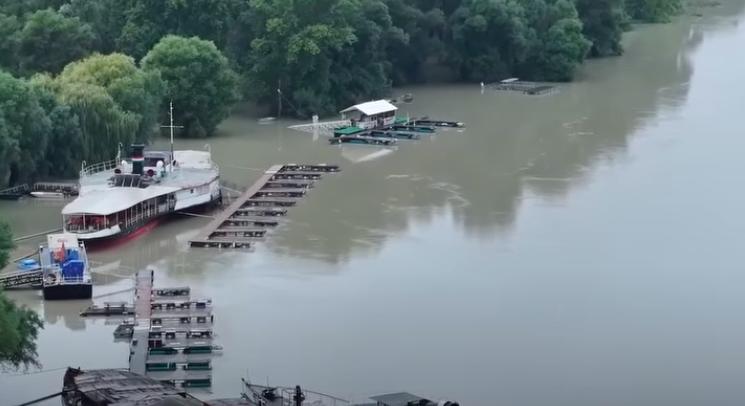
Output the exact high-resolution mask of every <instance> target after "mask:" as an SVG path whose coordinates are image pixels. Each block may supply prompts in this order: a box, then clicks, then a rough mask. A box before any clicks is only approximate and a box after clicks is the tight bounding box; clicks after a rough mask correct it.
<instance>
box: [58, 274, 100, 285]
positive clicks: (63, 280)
mask: <svg viewBox="0 0 745 406" xmlns="http://www.w3.org/2000/svg"><path fill="white" fill-rule="evenodd" d="M83 283H91V278H90V277H86V276H81V277H65V276H59V275H58V276H57V277H55V279H54V281H51V283H50V282H47V285H80V284H83Z"/></svg>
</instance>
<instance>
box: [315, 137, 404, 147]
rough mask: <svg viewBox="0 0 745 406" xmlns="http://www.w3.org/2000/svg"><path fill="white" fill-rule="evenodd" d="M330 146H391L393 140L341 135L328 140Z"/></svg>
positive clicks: (394, 141)
mask: <svg viewBox="0 0 745 406" xmlns="http://www.w3.org/2000/svg"><path fill="white" fill-rule="evenodd" d="M329 143H331V144H363V145H393V144H395V143H396V139H395V138H383V137H370V136H365V135H349V136H347V135H343V136H339V137H334V138H331V139H329Z"/></svg>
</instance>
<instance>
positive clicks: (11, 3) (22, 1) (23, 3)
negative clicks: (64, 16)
mask: <svg viewBox="0 0 745 406" xmlns="http://www.w3.org/2000/svg"><path fill="white" fill-rule="evenodd" d="M65 2H66V0H3V1H0V13H3V14H12V15H15V16H18V17H22V16H24V15H26V14H31V13H33V12H34V11H37V10H43V9H47V8H49V9H52V10H57V9H59V8H60V7H61V6H62V5H63V4H65Z"/></svg>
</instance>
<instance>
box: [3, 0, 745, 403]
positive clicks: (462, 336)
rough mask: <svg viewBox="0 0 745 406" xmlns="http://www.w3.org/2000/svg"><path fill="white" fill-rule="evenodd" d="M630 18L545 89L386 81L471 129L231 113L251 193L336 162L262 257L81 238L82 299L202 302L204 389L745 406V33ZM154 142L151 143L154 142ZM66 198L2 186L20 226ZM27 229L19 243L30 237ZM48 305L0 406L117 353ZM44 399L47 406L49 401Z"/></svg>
mask: <svg viewBox="0 0 745 406" xmlns="http://www.w3.org/2000/svg"><path fill="white" fill-rule="evenodd" d="M722 3H723V4H722V5H721V6H719V7H714V8H705V9H702V12H703V14H704V15H703V16H702V17H694V16H690V15H689V16H685V17H682V18H680V19H678V20H676V21H675V22H673V23H671V24H666V25H648V26H640V27H638V28H637V29H636V30H635V31H633V32H631V33H628V34H627V35H626V37H625V45H626V54H625V55H624V56H622V57H619V58H609V59H602V60H594V61H590V62H588V63H587V64H586V66H585V67H584V68H583V69H582V71H581V72H580V75H579V77H578V80H577V81H576V82H575V83H571V84H565V85H561V86H560V87H559V92H558V93H557V94H554V95H549V96H543V97H531V96H523V95H519V94H514V93H500V92H495V91H491V90H488V89H487V90H486V91H484V92H482V91H481V89H480V87H479V86H478V85H476V86H474V85H439V86H431V85H430V86H423V87H412V88H406V89H396V93H397V94H399V93H401V94H402V93H412V94H413V95H414V97H415V99H414V102H413V103H411V104H404V105H402V106H401V109H402V111H403V112H404V113H408V114H411V115H413V116H416V115H422V114H426V115H429V116H431V117H437V118H439V119H449V120H458V121H463V122H465V123H466V124H467V128H466V129H465V130H464V131H457V130H445V131H439V132H438V133H437V134H436V135H433V136H425V137H423V138H422V139H421V140H419V141H415V142H400V143H399V145H398V146H397V147H395V148H390V149H381V148H377V147H369V146H342V147H339V146H330V145H328V143H327V141H326V139H325V138H324V137H313V135H311V134H307V133H301V132H297V131H293V130H290V129H288V128H287V127H288V126H290V125H292V124H296V122H293V121H275V122H271V123H269V124H264V125H262V124H260V123H259V121H258V119H257V117H256V116H255V115H252V114H251V112H250V111H249V109H248V108H244V107H241V108H239V109H237V111H236V112H235V114H234V115H233V116H232V117H231V118H230V119H229V120H227V121H226V122H225V123H223V125H222V126H221V130H220V134H219V135H218V136H216V137H214V138H211V139H209V140H189V141H178V142H177V148H180V149H186V148H203V146H204V144H205V143H206V142H209V144H210V146H211V150H212V152H213V159H214V160H215V161H216V162H217V163H218V164H219V165H220V168H221V172H222V178H223V179H224V180H225V181H226V182H230V183H232V184H236V185H240V186H247V185H249V184H251V183H252V181H253V180H254V179H256V178H257V177H258V176H259V174H260V171H262V170H263V169H266V168H268V167H269V166H270V165H272V164H276V163H284V162H302V163H317V162H328V163H336V164H339V165H341V166H342V169H343V171H342V172H341V173H339V174H336V175H330V176H326V177H325V178H324V179H323V180H322V181H320V182H319V183H318V184H317V187H316V188H314V189H313V190H312V192H311V193H310V194H309V195H308V196H307V197H306V198H304V199H303V200H302V202H301V203H300V204H299V205H298V207H296V208H293V209H291V210H290V213H289V217H288V221H287V222H286V223H285V224H284V225H282V226H281V227H280V228H279V229H277V230H275V231H273V232H272V233H271V234H270V236H269V238H268V239H267V240H266V242H265V243H262V244H260V245H259V246H258V247H257V248H256V249H255V251H253V252H245V251H230V250H223V251H216V250H206V249H190V248H188V247H187V241H188V239H189V238H190V237H193V236H195V235H196V234H197V233H198V231H199V228H200V227H201V226H203V225H205V224H206V222H207V221H208V220H206V219H203V218H192V217H184V218H177V219H173V220H171V221H168V222H166V223H165V224H163V225H161V226H160V227H158V228H156V229H155V230H154V231H153V232H151V233H150V234H147V235H145V236H142V237H141V238H138V239H136V240H134V241H131V242H129V243H127V244H125V245H123V246H120V247H118V248H116V249H111V250H106V251H102V252H94V253H92V254H91V260H92V261H93V262H94V264H95V271H96V274H95V283H96V285H95V287H94V296H96V297H98V299H96V301H99V302H100V301H104V300H106V301H112V300H127V299H128V298H129V297H130V293H119V294H113V295H108V296H104V295H106V294H108V293H112V292H118V291H121V290H124V289H127V288H129V287H131V286H132V280H131V276H132V275H133V274H134V273H135V272H136V271H138V270H141V269H145V268H152V269H155V270H156V282H157V284H158V285H191V286H192V288H193V291H194V292H195V294H196V295H198V296H204V297H212V298H213V300H214V302H215V308H214V314H215V321H216V333H217V334H218V338H217V339H216V342H217V343H218V344H220V345H222V346H223V347H224V351H223V354H222V355H221V356H218V357H216V358H214V361H213V367H214V370H213V387H212V390H211V393H202V394H201V395H200V396H202V397H204V398H210V397H230V396H233V397H235V396H238V395H239V393H240V378H241V377H250V378H251V379H252V380H254V381H256V382H260V383H265V382H267V381H268V382H269V383H272V384H277V385H295V384H301V385H303V386H305V387H308V388H312V389H315V390H317V391H321V392H327V393H332V394H336V395H338V396H340V397H343V398H349V399H353V400H357V401H361V400H363V399H364V398H366V397H367V396H368V395H374V394H379V393H382V392H391V391H400V390H405V391H409V392H413V393H416V394H420V395H422V396H428V397H434V398H449V399H454V400H458V401H460V402H461V404H462V405H513V406H534V405H555V406H585V405H586V406H598V405H605V406H628V405H637V406H641V405H649V406H659V405H676V406H684V405H690V406H694V405H696V406H698V405H718V406H722V405H742V404H743V403H745V386H743V384H742V377H743V376H745V294H744V293H743V292H745V272H744V271H743V263H745V249H743V247H742V244H741V243H742V235H743V233H745V217H744V216H742V213H743V207H745V192H744V191H743V181H742V177H743V174H745V159H743V155H744V151H745V132H744V131H743V118H744V117H745V109H744V107H743V106H745V103H744V102H743V100H744V99H743V97H744V95H745V80H743V78H744V77H743V75H744V73H745V52H743V45H744V44H745V25H743V24H741V22H742V13H743V2H742V1H737V0H729V1H727V0H725V1H723V2H722ZM164 145H165V144H164ZM62 205H63V203H61V202H54V201H41V200H28V199H27V200H23V201H20V202H0V215H1V216H2V217H4V218H5V219H6V220H8V221H10V223H11V225H12V228H13V230H14V232H15V233H16V234H17V235H22V234H30V233H34V232H39V231H43V230H47V229H50V228H54V227H55V226H57V225H58V224H60V222H61V219H60V214H59V211H60V209H61V207H62ZM36 243H37V242H36V241H26V242H23V243H21V244H20V246H19V247H18V249H17V250H16V252H15V254H19V255H20V254H22V253H25V252H28V251H30V250H32V249H33V247H34V245H36ZM10 296H11V298H13V299H14V300H17V301H18V302H20V303H22V304H25V305H27V306H29V307H30V308H32V309H34V310H35V311H38V312H39V313H40V314H41V315H42V316H43V319H44V320H45V328H44V330H43V331H42V332H41V334H40V337H39V339H38V350H39V351H38V352H39V357H40V361H41V362H42V363H43V369H44V370H43V371H35V370H31V371H29V372H31V374H25V375H24V374H20V372H19V371H11V372H6V373H5V374H0V404H2V405H6V404H8V405H12V404H17V403H19V402H22V401H25V400H30V399H33V398H36V397H40V396H43V395H45V394H49V393H53V392H55V391H58V390H59V389H60V387H61V385H62V380H61V376H62V373H63V372H64V371H63V370H62V369H61V368H64V367H66V366H68V365H71V366H80V367H83V368H108V367H126V366H127V353H128V345H127V344H126V343H116V342H114V341H113V336H112V332H113V329H114V327H115V326H114V325H113V324H107V322H106V321H105V320H102V319H89V320H83V319H81V318H80V317H78V312H79V311H80V310H81V308H83V307H85V306H87V305H88V304H89V303H88V302H78V301H73V302H46V303H45V302H43V301H42V299H41V295H40V293H39V292H37V291H16V292H11V293H10ZM47 404H53V405H56V404H59V401H58V400H52V401H49V402H47Z"/></svg>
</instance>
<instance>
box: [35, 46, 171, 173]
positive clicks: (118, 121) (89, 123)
mask: <svg viewBox="0 0 745 406" xmlns="http://www.w3.org/2000/svg"><path fill="white" fill-rule="evenodd" d="M47 86H49V87H50V88H51V89H52V90H53V91H54V92H55V93H56V95H57V97H58V99H59V100H60V102H61V103H63V104H65V105H68V106H70V107H71V108H72V109H73V110H74V112H75V114H76V115H77V116H78V119H79V123H80V129H81V132H82V136H83V137H82V138H83V149H84V157H85V159H86V160H88V161H100V160H106V159H110V158H111V157H112V156H113V154H114V152H115V151H116V149H117V147H118V144H119V143H122V144H124V145H127V144H130V143H132V142H134V141H138V142H143V141H146V140H147V139H148V138H149V137H150V135H151V133H152V132H153V129H154V126H155V124H156V121H157V106H158V104H159V103H160V98H161V94H162V91H163V85H162V81H161V79H160V76H159V74H158V73H157V72H145V71H143V70H141V69H139V68H138V67H137V65H135V63H134V60H133V59H132V58H131V57H128V56H126V55H123V54H110V55H99V54H96V55H92V56H90V57H88V58H86V59H83V60H81V61H78V62H74V63H72V64H69V65H68V66H66V67H65V69H64V70H63V71H62V73H61V74H60V75H59V76H58V77H56V78H54V79H53V80H51V82H48V83H47Z"/></svg>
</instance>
